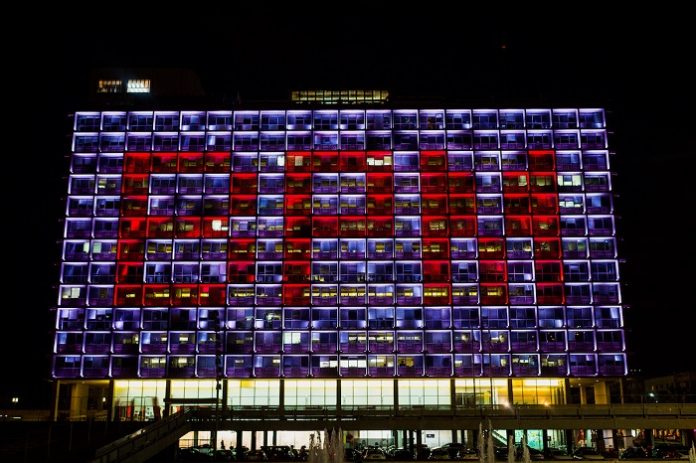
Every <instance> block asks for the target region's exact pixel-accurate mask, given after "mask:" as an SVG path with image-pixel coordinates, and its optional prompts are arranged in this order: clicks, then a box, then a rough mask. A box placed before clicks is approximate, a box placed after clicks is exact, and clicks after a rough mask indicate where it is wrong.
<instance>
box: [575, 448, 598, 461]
mask: <svg viewBox="0 0 696 463" xmlns="http://www.w3.org/2000/svg"><path fill="white" fill-rule="evenodd" d="M573 458H574V459H576V460H604V455H602V454H601V453H599V452H598V451H597V449H595V448H594V447H578V448H577V449H575V452H573Z"/></svg>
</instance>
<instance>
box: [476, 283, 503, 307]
mask: <svg viewBox="0 0 696 463" xmlns="http://www.w3.org/2000/svg"><path fill="white" fill-rule="evenodd" d="M479 287H480V291H481V304H485V305H493V304H495V305H497V304H507V286H506V285H504V284H495V283H482V284H481V285H480V286H479Z"/></svg>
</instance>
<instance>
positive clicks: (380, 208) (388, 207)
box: [367, 195, 394, 215]
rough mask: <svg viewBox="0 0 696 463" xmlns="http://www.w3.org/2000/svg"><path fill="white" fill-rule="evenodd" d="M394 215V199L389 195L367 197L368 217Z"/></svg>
mask: <svg viewBox="0 0 696 463" xmlns="http://www.w3.org/2000/svg"><path fill="white" fill-rule="evenodd" d="M393 213H394V198H393V197H392V196H391V195H368V196H367V214H368V215H391V214H393Z"/></svg>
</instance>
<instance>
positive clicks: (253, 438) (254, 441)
mask: <svg viewBox="0 0 696 463" xmlns="http://www.w3.org/2000/svg"><path fill="white" fill-rule="evenodd" d="M256 433H257V431H251V450H256Z"/></svg>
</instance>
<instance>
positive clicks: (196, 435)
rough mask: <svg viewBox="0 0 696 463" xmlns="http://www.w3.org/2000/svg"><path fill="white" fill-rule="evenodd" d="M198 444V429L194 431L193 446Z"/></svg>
mask: <svg viewBox="0 0 696 463" xmlns="http://www.w3.org/2000/svg"><path fill="white" fill-rule="evenodd" d="M197 445H198V431H193V447H196V446H197Z"/></svg>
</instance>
